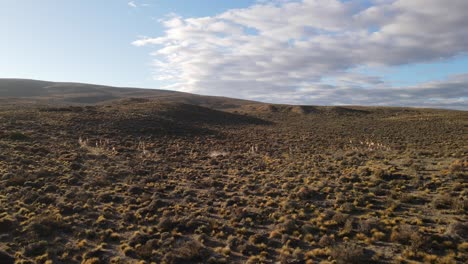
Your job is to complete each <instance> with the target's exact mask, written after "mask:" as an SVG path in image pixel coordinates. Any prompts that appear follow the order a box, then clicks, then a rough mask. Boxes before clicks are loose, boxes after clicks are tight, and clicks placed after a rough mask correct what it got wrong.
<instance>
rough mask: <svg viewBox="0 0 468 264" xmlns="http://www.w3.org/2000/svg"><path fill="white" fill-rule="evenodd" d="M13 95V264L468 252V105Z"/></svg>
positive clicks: (3, 255)
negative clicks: (36, 100) (25, 100)
mask: <svg viewBox="0 0 468 264" xmlns="http://www.w3.org/2000/svg"><path fill="white" fill-rule="evenodd" d="M224 108H225V111H220V110H215V109H210V108H205V107H202V106H196V105H191V104H184V103H180V102H173V103H163V102H162V101H161V100H153V99H151V100H145V99H128V100H120V101H114V102H112V103H108V104H103V105H92V106H34V105H18V104H16V105H12V104H11V105H3V106H2V107H0V205H1V206H0V263H13V261H14V260H16V261H17V263H87V264H91V263H421V262H423V263H466V262H468V241H467V238H468V224H467V209H468V196H467V184H468V182H467V179H468V178H467V177H468V176H467V166H468V160H467V150H468V149H467V144H466V142H467V139H468V138H467V126H468V113H467V112H463V111H446V110H430V109H409V108H370V107H368V108H365V107H300V106H283V105H267V104H241V105H236V106H232V107H230V108H229V107H224Z"/></svg>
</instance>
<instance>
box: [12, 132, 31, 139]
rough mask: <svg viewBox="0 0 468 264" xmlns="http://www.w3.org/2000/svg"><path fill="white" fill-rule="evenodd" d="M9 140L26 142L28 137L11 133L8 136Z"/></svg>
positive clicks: (18, 133)
mask: <svg viewBox="0 0 468 264" xmlns="http://www.w3.org/2000/svg"><path fill="white" fill-rule="evenodd" d="M8 137H9V138H10V139H11V140H18V141H21V140H28V139H29V137H28V136H26V135H25V134H23V133H21V132H12V133H10V135H9V136H8Z"/></svg>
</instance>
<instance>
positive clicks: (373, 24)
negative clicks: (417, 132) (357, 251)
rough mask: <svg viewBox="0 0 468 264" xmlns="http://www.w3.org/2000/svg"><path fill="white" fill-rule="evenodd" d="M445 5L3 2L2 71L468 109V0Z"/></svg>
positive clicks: (249, 0) (242, 94)
mask: <svg viewBox="0 0 468 264" xmlns="http://www.w3.org/2000/svg"><path fill="white" fill-rule="evenodd" d="M440 2H441V1H438V0H429V1H420V0H415V1H409V2H408V1H406V2H405V1H398V0H390V1H373V0H366V1H362V0H348V1H338V0H330V1H325V0H304V1H292V0H291V1H290V0H281V1H269V0H266V1H255V0H232V1H230V0H229V1H228V0H226V1H219V0H196V1H195V0H185V1H182V0H175V1H174V0H171V1H169V0H135V1H129V0H112V1H104V0H101V1H96V0H93V1H92V0H80V1H71V0H66V1H64V0H41V1H36V0H15V1H3V3H1V8H0V34H1V35H2V36H3V37H2V41H0V58H1V60H0V78H30V79H41V80H50V81H73V82H85V83H98V84H105V85H113V86H127V87H146V88H163V89H175V90H181V91H187V92H194V93H200V94H210V95H224V96H232V97H239V98H248V99H256V100H262V101H269V102H280V103H297V104H372V105H373V104H375V105H412V106H430V107H448V108H460V109H465V108H466V99H467V97H468V95H467V92H466V90H467V89H466V86H464V84H465V82H466V83H468V55H467V54H468V53H467V52H468V47H467V46H468V45H467V44H468V43H464V42H466V39H467V36H468V30H466V29H465V30H463V26H462V25H466V23H465V22H467V23H468V19H467V18H466V16H465V14H464V13H463V12H464V11H463V10H466V9H465V8H464V7H468V5H467V2H468V1H463V0H448V2H447V3H446V4H445V6H444V8H441V6H440V4H441V3H440ZM418 5H420V6H418ZM442 9H443V10H442ZM389 10H390V11H389ZM439 10H441V11H439ZM447 12H450V13H451V16H452V17H453V18H454V19H452V20H447V19H443V17H445V16H446V13H447ZM457 16H458V17H457ZM421 17H422V18H423V19H422V20H418V19H419V18H421ZM429 18H430V19H429ZM457 18H458V19H457ZM402 21H406V22H402ZM407 21H410V22H407ZM454 21H455V22H454ZM405 23H406V24H405ZM408 23H409V24H408ZM454 23H459V24H454ZM452 31H453V32H452ZM310 32H316V33H310ZM317 32H318V33H317ZM442 35H443V36H442ZM439 36H440V37H439ZM291 43H293V44H291ZM291 45H292V47H291ZM176 55H177V56H176ZM175 57H177V58H175ZM463 87H465V88H463ZM369 89H372V90H371V91H370V90H369ZM434 91H437V93H435V92H434ZM444 91H450V92H447V93H446V94H444ZM357 93H359V95H356V94H357ZM363 93H367V94H366V95H363ZM448 94H450V96H448ZM372 96H374V97H372ZM408 98H409V99H408Z"/></svg>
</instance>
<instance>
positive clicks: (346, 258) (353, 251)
mask: <svg viewBox="0 0 468 264" xmlns="http://www.w3.org/2000/svg"><path fill="white" fill-rule="evenodd" d="M331 256H332V257H333V258H334V259H335V260H336V263H337V264H350V263H366V262H367V261H368V260H369V258H368V256H366V254H365V252H364V248H362V247H360V246H359V245H357V244H355V243H351V242H345V243H342V244H340V245H337V246H336V247H334V248H332V250H331Z"/></svg>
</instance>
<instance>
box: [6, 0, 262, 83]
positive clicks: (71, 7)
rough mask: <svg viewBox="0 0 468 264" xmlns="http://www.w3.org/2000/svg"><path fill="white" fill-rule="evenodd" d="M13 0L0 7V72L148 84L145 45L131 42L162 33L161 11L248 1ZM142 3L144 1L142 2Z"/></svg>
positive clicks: (201, 12)
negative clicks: (133, 3) (138, 46)
mask: <svg viewBox="0 0 468 264" xmlns="http://www.w3.org/2000/svg"><path fill="white" fill-rule="evenodd" d="M129 2H130V1H126V0H112V1H104V0H99V1H96V0H80V1H71V0H65V1H64V0H41V1H37V0H15V1H4V3H1V8H0V34H1V35H2V36H4V38H2V39H3V40H2V41H0V58H2V59H1V61H0V78H12V77H15V78H30V79H41V80H51V81H76V82H86V83H99V84H106V85H115V86H131V87H148V88H151V87H154V88H157V87H158V86H159V83H158V82H157V81H154V80H153V79H152V76H151V68H150V67H149V64H150V62H151V60H150V58H149V57H148V53H149V52H150V51H149V50H148V49H141V48H137V47H135V46H133V45H132V44H131V43H132V42H133V41H134V40H135V39H137V38H138V37H139V36H146V35H158V34H162V32H163V27H162V26H161V24H160V23H159V22H158V20H159V19H163V18H164V17H165V16H166V15H168V14H171V13H177V14H181V15H184V16H206V15H212V14H215V13H218V12H222V11H224V10H226V9H229V8H238V7H242V6H246V5H249V4H251V3H252V2H254V1H244V0H235V1H218V0H197V1H195V0H188V1H187V0H185V1H184V0H170V1H169V0H167V1H154V0H153V1H152V0H149V1H134V2H136V4H138V6H137V7H136V8H133V7H131V6H129ZM143 4H148V6H143Z"/></svg>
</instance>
